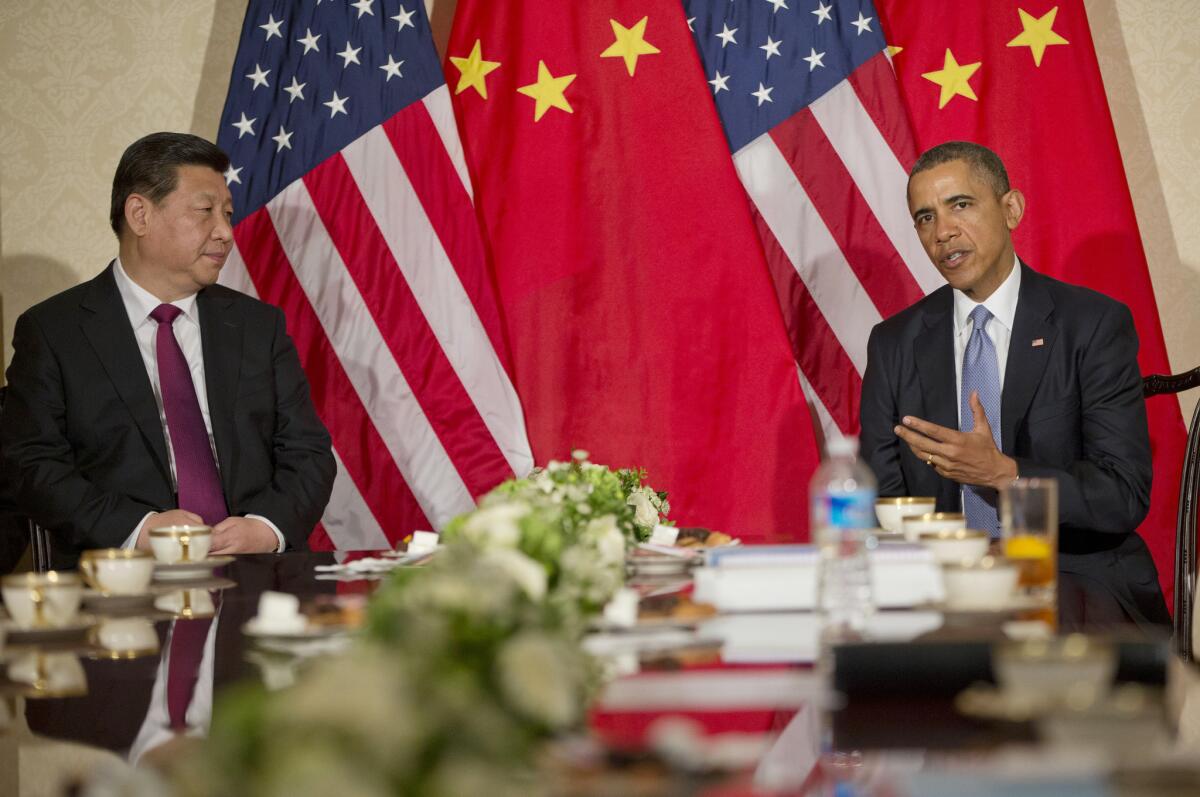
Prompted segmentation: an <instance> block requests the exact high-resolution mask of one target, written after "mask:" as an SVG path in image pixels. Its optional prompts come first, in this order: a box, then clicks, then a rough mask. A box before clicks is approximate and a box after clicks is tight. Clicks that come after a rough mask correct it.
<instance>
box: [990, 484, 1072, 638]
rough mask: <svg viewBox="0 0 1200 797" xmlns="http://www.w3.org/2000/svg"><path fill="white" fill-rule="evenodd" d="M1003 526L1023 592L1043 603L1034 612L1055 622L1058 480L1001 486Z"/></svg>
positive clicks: (1006, 552) (1007, 551) (1007, 550)
mask: <svg viewBox="0 0 1200 797" xmlns="http://www.w3.org/2000/svg"><path fill="white" fill-rule="evenodd" d="M1000 526H1001V535H1002V538H1003V543H1004V555H1005V557H1006V558H1008V559H1009V560H1010V561H1012V562H1013V563H1014V564H1015V565H1016V566H1017V570H1018V572H1019V577H1018V582H1017V589H1018V591H1019V593H1020V594H1021V595H1023V596H1025V597H1026V598H1028V599H1031V601H1033V602H1036V603H1037V604H1039V606H1040V611H1036V612H1034V613H1033V614H1034V615H1035V616H1036V617H1037V618H1038V619H1044V620H1046V622H1047V623H1049V624H1050V625H1051V626H1053V625H1054V617H1055V608H1056V603H1057V587H1058V482H1057V481H1056V480H1054V479H1018V480H1016V481H1015V482H1013V483H1012V484H1010V485H1009V486H1008V487H1006V488H1004V489H1003V490H1001V491H1000ZM1031 619H1032V618H1031Z"/></svg>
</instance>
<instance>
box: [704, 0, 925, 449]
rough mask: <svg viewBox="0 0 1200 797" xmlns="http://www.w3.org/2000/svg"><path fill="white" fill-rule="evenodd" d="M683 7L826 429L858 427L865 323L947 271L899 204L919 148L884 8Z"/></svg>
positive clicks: (841, 3) (848, 3) (744, 2)
mask: <svg viewBox="0 0 1200 797" xmlns="http://www.w3.org/2000/svg"><path fill="white" fill-rule="evenodd" d="M684 5H685V8H686V12H687V16H688V18H689V19H688V24H689V26H690V27H691V28H692V31H693V34H694V37H695V40H696V45H697V47H698V48H699V50H700V55H701V58H702V60H703V62H704V69H705V73H706V77H707V78H708V81H709V85H710V87H711V90H712V92H713V99H714V101H715V102H716V105H717V110H718V112H719V113H720V116H721V121H722V124H723V125H724V128H725V133H726V137H727V138H728V139H729V146H730V149H731V150H732V152H733V159H734V163H735V165H736V166H737V170H738V174H739V176H740V177H741V180H742V184H743V185H744V186H745V187H746V191H747V192H748V194H749V196H750V199H751V201H752V204H753V209H754V216H755V223H756V224H757V226H758V232H759V236H760V237H761V239H762V242H763V247H764V249H765V251H766V255H767V263H768V266H769V268H770V271H771V277H772V280H773V282H774V284H775V291H776V294H777V296H778V298H779V306H780V308H781V309H782V311H783V315H784V321H785V323H786V325H787V330H788V335H789V337H790V339H791V343H792V350H793V352H794V354H795V357H796V362H797V363H798V365H799V369H800V380H801V384H802V386H803V387H804V391H805V394H806V395H807V397H808V400H809V402H810V404H811V405H812V406H813V408H814V409H815V411H816V414H817V417H818V418H819V419H820V422H821V426H822V428H823V430H824V432H825V435H826V437H828V436H829V435H831V434H836V433H839V432H840V433H843V434H847V433H857V430H858V403H859V393H860V391H861V388H862V373H863V370H864V369H865V368H866V364H867V336H868V334H869V333H870V331H871V327H873V326H874V325H875V324H877V323H878V322H879V321H880V320H882V319H883V318H886V317H887V316H889V315H891V314H893V313H895V312H896V311H898V310H901V309H903V308H905V307H907V306H908V305H910V304H912V303H913V302H914V301H916V300H917V299H919V298H921V297H922V296H923V295H925V294H926V293H928V292H930V291H932V290H934V289H935V288H938V287H940V286H941V285H942V284H944V280H943V279H942V278H941V276H940V275H939V274H938V272H937V270H936V269H935V268H934V267H933V265H932V264H931V263H930V262H929V258H928V257H926V255H925V252H924V250H923V249H922V248H921V244H920V242H919V241H918V239H917V236H916V232H915V231H914V230H913V226H912V220H911V219H910V218H909V216H908V210H907V207H906V205H905V202H904V193H905V186H906V185H907V169H908V167H909V166H910V165H911V164H912V163H913V161H914V160H915V157H916V152H915V146H914V144H913V138H912V133H911V130H910V127H909V122H908V116H907V113H906V110H905V108H904V105H903V104H902V100H901V97H900V94H899V91H898V88H897V84H896V78H895V74H894V73H893V71H892V66H891V62H890V61H889V60H888V53H887V47H886V44H885V42H884V38H883V34H882V33H881V32H880V31H881V28H880V25H879V19H878V16H877V14H876V12H875V9H874V7H873V5H872V4H871V3H870V2H861V1H860V0H687V1H686V2H685V4H684Z"/></svg>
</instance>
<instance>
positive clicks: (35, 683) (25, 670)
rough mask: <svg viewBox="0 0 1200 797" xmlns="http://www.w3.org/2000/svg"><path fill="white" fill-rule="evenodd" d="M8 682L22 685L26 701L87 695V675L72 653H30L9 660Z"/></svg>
mask: <svg viewBox="0 0 1200 797" xmlns="http://www.w3.org/2000/svg"><path fill="white" fill-rule="evenodd" d="M8 679H9V680H10V681H12V682H14V683H17V684H22V685H24V689H23V690H22V692H23V694H24V695H25V697H33V698H45V697H80V696H82V695H86V694H87V674H86V673H85V672H84V670H83V663H82V662H80V661H79V657H78V656H76V655H75V654H74V653H68V652H47V651H42V650H33V651H29V652H27V653H21V654H19V655H16V656H14V657H12V659H10V660H9V662H8Z"/></svg>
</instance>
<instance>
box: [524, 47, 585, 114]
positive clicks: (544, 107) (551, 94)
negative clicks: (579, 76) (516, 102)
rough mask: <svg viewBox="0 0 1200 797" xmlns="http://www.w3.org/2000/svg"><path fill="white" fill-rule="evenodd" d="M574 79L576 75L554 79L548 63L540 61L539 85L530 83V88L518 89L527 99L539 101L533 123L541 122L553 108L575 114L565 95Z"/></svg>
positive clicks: (535, 107) (534, 111)
mask: <svg viewBox="0 0 1200 797" xmlns="http://www.w3.org/2000/svg"><path fill="white" fill-rule="evenodd" d="M574 79H575V76H574V75H563V76H562V77H554V75H551V74H550V70H549V69H547V68H546V62H545V61H538V79H537V83H530V84H529V85H528V86H521V87H520V88H519V89H517V91H519V92H521V93H522V94H524V95H525V96H526V97H533V98H534V99H535V100H537V104H536V105H535V106H534V109H533V121H535V122H537V121H540V120H541V118H542V116H544V115H545V113H546V111H548V110H550V109H551V108H558V109H559V110H560V111H566V112H567V113H575V111H573V110H571V103H569V102H567V98H566V96H564V94H563V92H564V91H566V90H567V86H569V85H571V81H572V80H574Z"/></svg>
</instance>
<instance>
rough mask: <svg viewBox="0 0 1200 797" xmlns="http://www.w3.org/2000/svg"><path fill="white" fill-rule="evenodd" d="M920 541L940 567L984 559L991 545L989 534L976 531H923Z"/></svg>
mask: <svg viewBox="0 0 1200 797" xmlns="http://www.w3.org/2000/svg"><path fill="white" fill-rule="evenodd" d="M920 540H921V544H922V545H924V546H925V547H926V548H928V549H929V550H930V552H931V553H932V554H933V558H934V561H936V562H937V563H938V564H940V565H945V564H951V563H954V562H964V561H967V562H970V561H975V560H978V559H982V558H983V557H985V556H987V552H988V545H990V544H991V540H990V539H989V538H988V535H987V532H983V531H977V530H975V529H952V530H946V531H923V532H921V536H920Z"/></svg>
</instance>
